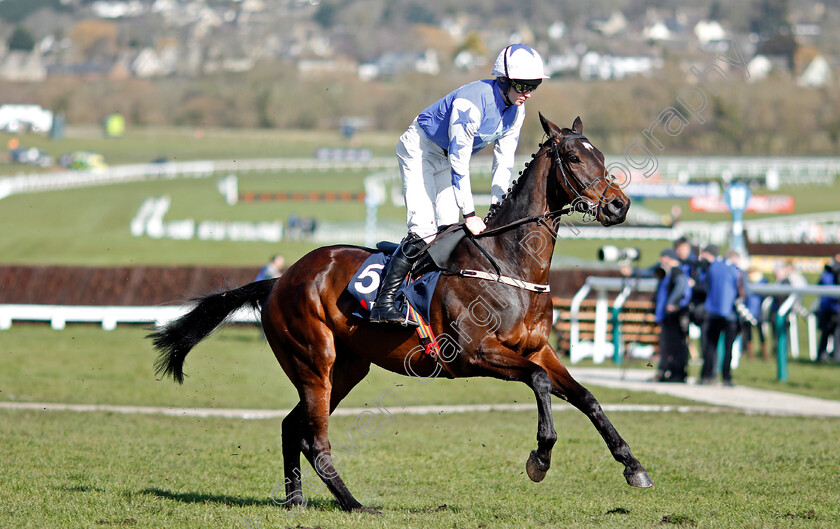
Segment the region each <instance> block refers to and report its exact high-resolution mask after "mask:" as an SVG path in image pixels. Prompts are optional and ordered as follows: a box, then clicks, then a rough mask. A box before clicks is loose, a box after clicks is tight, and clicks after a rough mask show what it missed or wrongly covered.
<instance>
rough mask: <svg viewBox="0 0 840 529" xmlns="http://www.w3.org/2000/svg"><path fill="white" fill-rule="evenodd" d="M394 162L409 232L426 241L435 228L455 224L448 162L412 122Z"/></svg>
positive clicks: (456, 214) (457, 211) (456, 215)
mask: <svg viewBox="0 0 840 529" xmlns="http://www.w3.org/2000/svg"><path fill="white" fill-rule="evenodd" d="M397 160H398V161H399V164H400V176H401V177H402V181H403V196H404V197H405V208H406V223H407V224H408V231H409V232H411V233H414V234H416V235H418V236H420V237H423V238H424V239H426V240H427V241H429V240H431V238H432V237H433V236H434V235H435V234H436V233H437V229H438V226H444V225H447V224H455V223H457V222H458V220H459V218H460V214H461V211H460V209H459V208H458V204H457V203H456V202H455V190H454V188H453V186H452V172H451V168H450V165H449V159H448V158H447V156H446V155H445V154H444V151H443V149H441V148H440V147H438V146H437V145H436V144H435V143H434V142H433V141H432V140H430V139H429V137H428V136H426V133H425V132H423V129H421V128H420V126H419V125H418V124H417V120H416V119H415V120H414V122H413V123H412V124H411V126H410V127H408V130H407V131H405V133H404V134H403V135H402V136H400V141H399V142H398V143H397Z"/></svg>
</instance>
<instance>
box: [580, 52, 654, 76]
mask: <svg viewBox="0 0 840 529" xmlns="http://www.w3.org/2000/svg"><path fill="white" fill-rule="evenodd" d="M662 64H663V61H662V59H660V58H657V57H650V56H616V55H601V54H600V53H597V52H595V51H588V52H586V53H585V54H584V55H583V57H581V59H580V70H579V71H580V78H581V79H583V80H585V81H594V80H604V81H606V80H610V79H624V78H625V77H631V76H635V75H647V74H650V73H651V72H653V70H655V69H658V68H662Z"/></svg>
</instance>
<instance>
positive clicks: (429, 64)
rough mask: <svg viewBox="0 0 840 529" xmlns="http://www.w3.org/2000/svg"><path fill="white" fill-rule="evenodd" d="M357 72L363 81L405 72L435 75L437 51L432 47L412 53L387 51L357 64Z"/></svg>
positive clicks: (437, 67) (437, 66)
mask: <svg viewBox="0 0 840 529" xmlns="http://www.w3.org/2000/svg"><path fill="white" fill-rule="evenodd" d="M358 73H359V77H360V78H361V79H362V80H365V81H369V80H371V79H375V78H377V77H387V76H392V75H401V74H407V73H422V74H426V75H437V74H438V73H440V63H439V62H438V57H437V52H436V51H435V50H433V49H427V50H426V51H424V52H414V53H412V52H404V53H398V52H389V53H386V54H384V55H382V56H380V57H379V58H377V59H376V60H374V61H372V62H369V63H365V64H361V65H359V70H358Z"/></svg>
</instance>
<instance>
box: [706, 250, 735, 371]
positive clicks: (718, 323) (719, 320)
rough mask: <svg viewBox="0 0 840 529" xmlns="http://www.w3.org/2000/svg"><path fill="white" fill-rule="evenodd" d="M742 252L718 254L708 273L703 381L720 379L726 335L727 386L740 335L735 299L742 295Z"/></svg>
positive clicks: (725, 365) (724, 355)
mask: <svg viewBox="0 0 840 529" xmlns="http://www.w3.org/2000/svg"><path fill="white" fill-rule="evenodd" d="M739 260H740V256H739V255H738V252H736V251H735V250H732V249H729V250H728V251H727V252H726V259H725V260H724V259H721V258H717V259H715V260H714V261H712V262H711V263H710V264H709V270H708V272H707V273H706V288H707V291H706V303H705V307H706V325H705V327H704V328H703V334H704V336H703V370H702V372H701V375H700V383H701V384H712V383H714V382H715V381H716V380H717V358H718V356H717V344H718V339H720V335H721V334H723V336H724V340H723V342H724V348H723V369H722V373H721V375H722V378H723V385H724V386H731V385H732V373H731V364H732V345H733V344H734V343H735V338H736V337H737V336H738V329H739V323H738V312H737V311H736V310H735V302H736V300H737V299H738V298H743V283H742V272H741V269H740V268H738V262H739Z"/></svg>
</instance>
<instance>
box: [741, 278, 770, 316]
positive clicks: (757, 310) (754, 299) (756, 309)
mask: <svg viewBox="0 0 840 529" xmlns="http://www.w3.org/2000/svg"><path fill="white" fill-rule="evenodd" d="M758 284H760V285H762V284H763V285H766V284H767V279H766V278H764V277H762V278H761V279H760V280H759V281H758ZM745 290H746V289H745ZM763 301H764V296H762V295H760V294H756V293H755V292H752V291H749V292H745V299H744V305H746V307H747V309H749V311H750V313H751V314H752V315H753V316H755V319H756V320H758V321H763V320H764V317H763V316H764V315H763V314H762V312H761V304H762V302H763Z"/></svg>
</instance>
